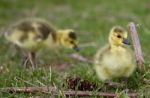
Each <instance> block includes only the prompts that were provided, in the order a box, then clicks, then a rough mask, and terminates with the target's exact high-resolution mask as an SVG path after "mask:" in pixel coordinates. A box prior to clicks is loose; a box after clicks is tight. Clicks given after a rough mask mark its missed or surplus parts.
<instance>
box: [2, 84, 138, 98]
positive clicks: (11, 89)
mask: <svg viewBox="0 0 150 98" xmlns="http://www.w3.org/2000/svg"><path fill="white" fill-rule="evenodd" d="M0 92H9V93H37V92H41V93H50V94H52V95H58V94H59V93H58V90H57V89H56V88H55V87H7V88H0ZM62 94H64V95H65V96H66V97H69V96H80V97H87V96H98V97H102V96H103V97H110V98H114V97H117V96H118V94H116V93H108V92H96V93H93V92H92V91H71V90H68V91H62ZM128 96H129V97H131V98H136V96H137V93H128Z"/></svg>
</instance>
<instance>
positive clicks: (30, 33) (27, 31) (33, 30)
mask: <svg viewBox="0 0 150 98" xmlns="http://www.w3.org/2000/svg"><path fill="white" fill-rule="evenodd" d="M16 32H17V33H19V34H20V33H21V34H20V35H21V36H20V38H19V40H20V41H25V40H27V39H29V37H30V38H32V39H33V41H43V40H46V39H47V38H48V36H49V35H51V36H52V38H53V40H55V39H56V34H55V33H56V30H55V28H54V27H52V25H50V24H49V23H47V22H46V21H45V20H41V19H26V20H23V21H20V22H18V23H16V24H15V25H13V26H12V27H11V30H10V32H8V33H10V35H11V34H12V33H14V34H15V33H16ZM7 35H9V34H7ZM15 35H16V34H15Z"/></svg>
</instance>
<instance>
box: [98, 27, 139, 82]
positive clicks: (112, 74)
mask: <svg viewBox="0 0 150 98" xmlns="http://www.w3.org/2000/svg"><path fill="white" fill-rule="evenodd" d="M108 39H109V43H108V44H106V45H105V46H104V47H102V48H101V49H99V50H98V52H97V53H96V56H95V70H96V73H97V75H98V77H99V79H100V80H101V81H106V80H111V79H113V78H116V77H129V76H130V75H132V73H133V72H134V70H135V68H136V64H135V59H134V56H133V54H132V51H130V50H129V49H128V48H127V47H126V46H125V45H129V41H128V39H127V32H126V31H125V30H124V29H123V28H122V27H120V26H115V27H113V28H112V29H111V30H110V34H109V38H108Z"/></svg>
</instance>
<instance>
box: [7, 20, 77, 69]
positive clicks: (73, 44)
mask: <svg viewBox="0 0 150 98" xmlns="http://www.w3.org/2000/svg"><path fill="white" fill-rule="evenodd" d="M5 37H6V39H7V40H8V41H9V42H11V43H13V44H14V45H15V46H17V47H18V48H19V49H20V50H22V51H23V58H22V59H23V60H22V63H23V65H24V66H27V63H28V62H30V63H31V65H32V67H35V66H36V54H35V53H36V52H37V51H38V50H40V49H42V48H50V47H53V48H54V49H57V47H58V46H60V47H66V48H72V49H75V50H76V51H79V48H78V45H77V43H78V41H77V36H76V33H75V31H74V30H72V29H65V30H57V29H55V28H54V27H53V26H52V25H51V24H49V23H48V22H47V21H46V20H43V19H24V20H22V21H19V22H18V23H16V24H15V25H13V26H12V27H11V28H10V29H9V30H8V32H6V33H5Z"/></svg>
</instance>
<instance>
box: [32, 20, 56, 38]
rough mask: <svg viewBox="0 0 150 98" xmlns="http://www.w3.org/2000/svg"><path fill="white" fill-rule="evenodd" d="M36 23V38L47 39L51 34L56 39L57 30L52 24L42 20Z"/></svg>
mask: <svg viewBox="0 0 150 98" xmlns="http://www.w3.org/2000/svg"><path fill="white" fill-rule="evenodd" d="M35 24H36V25H37V27H36V28H35V30H36V32H37V33H36V34H37V35H36V36H35V40H46V39H47V38H48V36H49V35H51V36H52V38H53V40H56V30H55V29H54V28H53V27H52V26H51V25H50V24H48V23H46V22H42V21H37V22H36V23H35ZM33 26H34V25H33Z"/></svg>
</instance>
